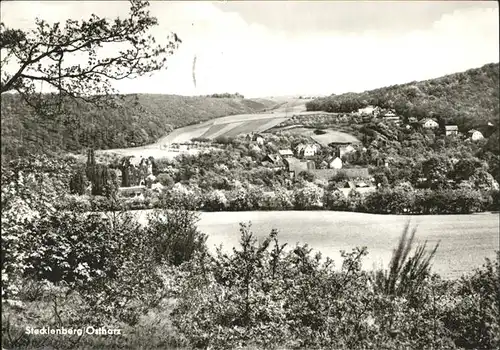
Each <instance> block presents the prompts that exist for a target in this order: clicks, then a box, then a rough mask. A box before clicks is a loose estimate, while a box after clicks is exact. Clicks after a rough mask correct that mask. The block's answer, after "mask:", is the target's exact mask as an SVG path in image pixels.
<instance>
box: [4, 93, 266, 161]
mask: <svg viewBox="0 0 500 350" xmlns="http://www.w3.org/2000/svg"><path fill="white" fill-rule="evenodd" d="M1 101H2V104H1V112H2V143H1V145H2V147H1V150H2V157H6V158H12V157H17V156H20V155H24V154H27V153H35V152H50V151H55V152H58V151H72V152H77V151H80V150H82V149H83V148H86V147H89V146H91V145H94V147H95V148H96V149H108V148H121V147H133V146H140V145H145V144H148V143H152V142H154V141H156V140H157V139H158V138H159V137H161V136H163V135H165V134H167V133H168V132H169V131H171V130H172V129H174V128H178V127H182V126H186V125H190V124H193V123H197V122H201V121H206V120H209V119H213V118H217V117H222V116H227V115H234V114H240V113H253V112H258V111H260V110H263V109H266V108H270V107H273V106H274V105H275V102H273V101H269V100H262V99H259V100H258V101H257V100H251V99H242V98H210V97H187V96H177V95H149V94H143V95H142V94H141V95H137V100H136V99H135V98H134V96H132V95H130V96H126V97H125V98H124V99H123V101H120V106H118V107H117V108H98V107H96V106H94V105H91V104H87V103H83V102H75V101H72V102H68V104H67V106H66V108H67V109H68V111H69V112H68V113H67V114H66V115H65V116H64V117H62V118H58V120H57V121H56V120H50V119H48V118H46V117H44V118H40V117H37V116H36V115H35V114H34V113H33V111H32V109H31V108H30V107H28V106H27V105H26V104H25V103H23V101H22V100H21V98H20V97H19V96H18V95H14V94H3V95H2V100H1Z"/></svg>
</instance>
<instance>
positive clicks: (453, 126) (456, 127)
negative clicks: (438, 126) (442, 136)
mask: <svg viewBox="0 0 500 350" xmlns="http://www.w3.org/2000/svg"><path fill="white" fill-rule="evenodd" d="M444 128H445V129H446V130H449V131H453V130H458V126H456V125H446V126H445V127H444Z"/></svg>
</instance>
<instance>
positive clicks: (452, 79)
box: [306, 63, 500, 131]
mask: <svg viewBox="0 0 500 350" xmlns="http://www.w3.org/2000/svg"><path fill="white" fill-rule="evenodd" d="M499 98H500V95H499V65H498V63H490V64H486V65H484V66H482V67H480V68H475V69H469V70H467V71H465V72H461V73H455V74H450V75H446V76H443V77H440V78H436V79H430V80H424V81H419V82H416V81H413V82H411V83H407V84H401V85H392V86H388V87H383V88H379V89H375V90H370V91H365V92H362V93H345V94H341V95H331V96H328V97H324V98H319V99H316V100H313V101H310V102H308V103H307V104H306V106H307V110H309V111H318V110H323V111H327V112H339V113H349V112H354V111H357V110H358V109H359V108H363V107H366V106H368V105H374V106H379V107H381V108H393V109H395V111H396V113H397V114H399V115H402V116H403V117H406V118H409V117H415V118H417V119H422V118H427V117H434V118H436V119H438V120H439V121H442V122H444V123H449V124H457V125H458V127H459V129H460V130H461V131H466V130H469V129H471V128H482V127H484V126H485V125H487V123H488V122H493V123H496V121H497V120H498V116H499V113H498V112H499V109H498V107H499Z"/></svg>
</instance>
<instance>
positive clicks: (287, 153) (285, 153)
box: [278, 149, 293, 158]
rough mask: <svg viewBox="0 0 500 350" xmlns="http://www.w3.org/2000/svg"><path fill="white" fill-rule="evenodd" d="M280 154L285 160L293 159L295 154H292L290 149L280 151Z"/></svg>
mask: <svg viewBox="0 0 500 350" xmlns="http://www.w3.org/2000/svg"><path fill="white" fill-rule="evenodd" d="M278 154H279V155H280V156H282V157H283V158H287V157H293V152H292V150H290V149H280V150H279V151H278Z"/></svg>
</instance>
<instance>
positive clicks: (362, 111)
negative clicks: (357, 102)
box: [358, 105, 376, 115]
mask: <svg viewBox="0 0 500 350" xmlns="http://www.w3.org/2000/svg"><path fill="white" fill-rule="evenodd" d="M375 110H376V107H374V106H371V105H370V106H366V107H365V108H360V109H358V114H361V115H364V114H373V113H374V112H375Z"/></svg>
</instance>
